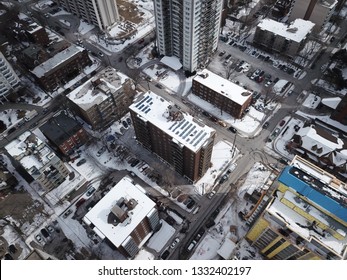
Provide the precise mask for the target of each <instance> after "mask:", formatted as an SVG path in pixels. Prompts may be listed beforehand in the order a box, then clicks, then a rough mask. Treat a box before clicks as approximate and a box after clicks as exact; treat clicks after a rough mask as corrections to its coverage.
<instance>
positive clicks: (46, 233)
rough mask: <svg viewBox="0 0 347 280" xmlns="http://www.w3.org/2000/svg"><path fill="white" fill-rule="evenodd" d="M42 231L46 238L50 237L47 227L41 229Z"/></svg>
mask: <svg viewBox="0 0 347 280" xmlns="http://www.w3.org/2000/svg"><path fill="white" fill-rule="evenodd" d="M41 233H42V235H43V237H44V238H47V237H49V233H48V231H47V230H46V229H45V228H42V229H41Z"/></svg>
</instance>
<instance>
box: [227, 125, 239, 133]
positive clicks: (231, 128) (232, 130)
mask: <svg viewBox="0 0 347 280" xmlns="http://www.w3.org/2000/svg"><path fill="white" fill-rule="evenodd" d="M228 130H229V131H231V132H232V133H236V132H237V130H236V128H235V127H232V126H231V127H229V128H228Z"/></svg>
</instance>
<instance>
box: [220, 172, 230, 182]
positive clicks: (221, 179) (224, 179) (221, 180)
mask: <svg viewBox="0 0 347 280" xmlns="http://www.w3.org/2000/svg"><path fill="white" fill-rule="evenodd" d="M228 177H229V176H228V175H227V174H224V175H223V176H222V178H220V180H219V184H223V183H224V182H225V181H226V180H228Z"/></svg>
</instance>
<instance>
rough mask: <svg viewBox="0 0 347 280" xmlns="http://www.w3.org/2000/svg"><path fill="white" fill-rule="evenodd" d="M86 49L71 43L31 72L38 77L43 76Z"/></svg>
mask: <svg viewBox="0 0 347 280" xmlns="http://www.w3.org/2000/svg"><path fill="white" fill-rule="evenodd" d="M83 50H84V49H83V48H81V47H78V46H75V45H71V46H70V47H68V48H66V49H65V50H63V51H61V52H59V53H57V54H56V55H55V56H53V57H51V58H50V59H48V60H46V61H45V62H43V63H41V64H40V65H38V66H36V67H35V68H34V69H33V70H31V72H32V73H33V74H34V75H35V76H36V77H38V78H40V77H43V76H44V75H45V74H46V73H47V72H49V71H50V70H52V69H54V68H55V67H57V66H58V65H60V64H62V63H63V62H64V61H66V60H68V59H70V58H71V57H73V56H75V55H76V54H77V53H80V52H82V51H83Z"/></svg>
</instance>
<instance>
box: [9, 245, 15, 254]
mask: <svg viewBox="0 0 347 280" xmlns="http://www.w3.org/2000/svg"><path fill="white" fill-rule="evenodd" d="M8 251H9V252H10V253H11V254H15V253H16V252H17V248H16V246H14V245H13V244H11V245H10V246H8Z"/></svg>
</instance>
